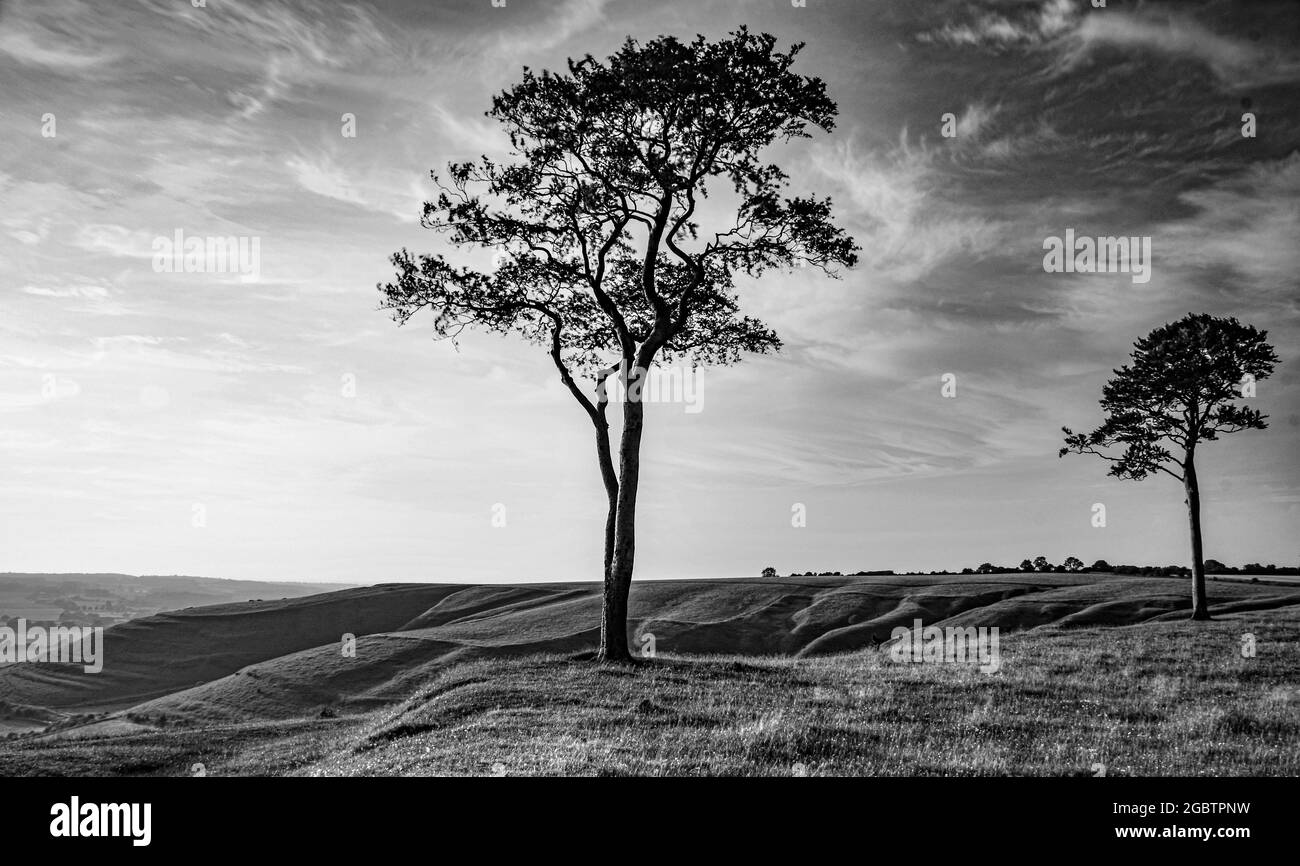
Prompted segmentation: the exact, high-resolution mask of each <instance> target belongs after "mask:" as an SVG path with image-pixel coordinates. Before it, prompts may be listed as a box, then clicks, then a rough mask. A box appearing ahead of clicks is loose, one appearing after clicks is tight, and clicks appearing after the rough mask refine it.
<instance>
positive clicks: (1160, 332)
mask: <svg viewBox="0 0 1300 866" xmlns="http://www.w3.org/2000/svg"><path fill="white" fill-rule="evenodd" d="M1267 336H1268V332H1267V331H1258V330H1256V329H1255V328H1253V327H1251V326H1250V325H1243V324H1241V323H1240V322H1238V321H1237V320H1236V319H1234V318H1226V319H1224V318H1217V317H1215V316H1211V315H1207V314H1205V313H1197V314H1192V313H1189V314H1188V315H1186V316H1184V317H1183V318H1181V319H1179V320H1178V321H1177V322H1174V323H1172V324H1168V325H1165V326H1163V327H1160V328H1156V329H1155V330H1154V331H1152V332H1151V333H1150V334H1148V335H1147V336H1145V337H1143V338H1142V339H1140V340H1138V341H1137V342H1136V343H1135V344H1134V347H1133V352H1132V354H1131V358H1132V363H1131V364H1126V365H1124V366H1123V367H1121V368H1120V369H1118V370H1115V371H1113V372H1114V377H1113V378H1112V379H1111V380H1110V381H1109V382H1107V383H1106V385H1105V387H1104V388H1103V389H1102V398H1101V408H1102V411H1103V412H1104V413H1105V419H1104V420H1103V422H1102V424H1101V426H1100V427H1098V428H1097V429H1096V430H1093V431H1092V432H1091V433H1075V432H1073V431H1071V430H1070V428H1068V427H1063V428H1061V429H1062V430H1063V431H1064V433H1065V447H1064V448H1062V449H1061V453H1060V456H1062V457H1064V456H1065V455H1066V454H1069V453H1071V452H1074V453H1077V454H1094V455H1096V456H1098V457H1101V458H1103V459H1105V460H1107V461H1109V462H1110V464H1111V467H1110V474H1111V475H1114V476H1115V477H1117V478H1129V479H1133V480H1135V481H1140V480H1141V479H1143V478H1145V477H1147V476H1148V475H1153V474H1155V473H1156V472H1163V473H1165V474H1166V475H1168V476H1170V477H1172V478H1176V479H1178V480H1179V481H1180V482H1182V484H1183V489H1184V490H1185V491H1186V494H1187V514H1188V522H1189V524H1190V528H1191V537H1192V619H1195V620H1206V619H1209V618H1210V608H1209V603H1208V601H1207V600H1206V597H1205V563H1204V554H1203V551H1202V544H1201V491H1200V485H1199V483H1198V481H1197V478H1196V448H1197V446H1198V445H1199V444H1200V443H1201V442H1213V441H1214V440H1216V439H1218V438H1219V435H1220V434H1223V433H1237V432H1240V431H1242V430H1263V429H1264V428H1265V427H1267V426H1268V425H1267V424H1266V423H1265V419H1266V418H1267V417H1268V416H1266V415H1262V414H1260V412H1259V410H1257V409H1251V408H1249V407H1246V406H1243V405H1241V404H1239V403H1237V402H1236V401H1237V400H1239V399H1242V398H1243V396H1244V395H1246V394H1250V393H1253V388H1254V383H1255V382H1258V381H1259V380H1261V379H1264V378H1266V377H1268V376H1269V375H1270V374H1272V372H1273V367H1274V365H1275V364H1276V363H1277V354H1276V353H1275V352H1274V351H1273V347H1272V346H1270V345H1269V344H1268V343H1267V342H1266V341H1265V338H1266V337H1267ZM1112 447H1114V448H1118V449H1122V450H1120V451H1119V453H1115V452H1114V451H1108V450H1107V449H1109V448H1112ZM1171 449H1172V450H1171Z"/></svg>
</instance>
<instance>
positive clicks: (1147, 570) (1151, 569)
mask: <svg viewBox="0 0 1300 866" xmlns="http://www.w3.org/2000/svg"><path fill="white" fill-rule="evenodd" d="M1026 572H1042V573H1053V574H1079V573H1087V572H1105V573H1107V574H1136V575H1141V576H1143V577H1191V576H1192V570H1191V569H1190V568H1188V567H1187V566H1185V565H1111V564H1110V563H1109V562H1107V561H1106V560H1104V559H1099V560H1097V561H1096V562H1094V563H1093V564H1092V565H1084V564H1083V562H1082V561H1081V560H1079V559H1078V558H1076V557H1073V556H1067V557H1066V558H1065V562H1062V563H1060V564H1059V565H1054V564H1053V563H1051V562H1048V561H1047V558H1046V557H1043V556H1039V557H1036V558H1035V559H1034V560H1033V561H1030V560H1028V559H1026V560H1022V561H1021V563H1020V565H1017V566H1010V565H994V564H993V563H991V562H984V563H980V565H978V566H976V567H975V568H963V569H962V570H961V573H962V574H1020V573H1026ZM954 573H955V572H950V571H893V570H892V569H884V570H880V571H854V572H849V573H847V576H848V577H865V576H868V575H888V574H899V575H907V574H911V575H918V574H954ZM1205 573H1206V574H1209V575H1214V574H1265V575H1267V574H1276V575H1300V568H1297V567H1295V566H1291V565H1261V564H1260V563H1258V562H1248V563H1246V564H1245V565H1243V566H1242V567H1241V568H1236V567H1235V566H1230V565H1224V564H1223V563H1222V562H1219V561H1218V560H1217V559H1207V560H1205ZM763 576H764V577H775V576H776V569H775V568H772V567H770V566H769V567H768V568H765V569H763ZM790 576H791V577H844V576H846V575H845V574H842V573H841V572H838V571H805V572H803V573H802V574H800V573H799V572H797V571H794V572H791V573H790Z"/></svg>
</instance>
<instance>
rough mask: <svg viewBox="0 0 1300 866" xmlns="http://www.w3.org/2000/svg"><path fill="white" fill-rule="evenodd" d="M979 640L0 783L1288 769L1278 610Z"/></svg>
mask: <svg viewBox="0 0 1300 866" xmlns="http://www.w3.org/2000/svg"><path fill="white" fill-rule="evenodd" d="M1247 632H1250V633H1252V634H1254V635H1255V656H1254V657H1253V658H1247V657H1243V656H1242V653H1241V648H1242V645H1243V644H1242V635H1243V634H1245V633H1247ZM1001 643H1002V646H1001V649H1002V669H1001V670H1000V671H999V672H998V673H995V674H984V673H981V672H979V671H978V670H977V669H976V668H975V667H973V666H965V665H955V664H933V663H932V664H899V663H895V662H893V661H891V660H890V659H889V658H888V656H887V655H883V654H881V653H879V652H871V651H867V652H858V653H852V654H845V655H838V656H828V657H818V658H803V659H795V658H785V657H753V656H747V657H741V656H679V657H673V656H667V657H665V656H661V657H659V658H656V659H653V660H647V661H643V662H642V663H640V664H638V665H637V666H635V667H631V668H627V667H620V666H610V665H597V664H594V663H592V662H590V661H585V660H579V659H575V658H573V657H567V656H559V655H541V656H530V657H526V658H515V659H490V660H482V661H475V662H468V663H464V664H460V665H456V666H453V667H450V668H448V669H447V670H445V671H443V672H441V673H439V674H436V675H434V676H432V677H431V678H430V679H429V680H428V681H427V682H425V683H424V684H423V685H422V686H420V687H419V688H417V689H416V691H415V692H414V694H413V695H412V697H410V698H408V699H407V700H406V701H404V702H402V703H401V704H398V705H396V706H393V707H390V708H388V709H383V710H377V711H372V712H370V713H366V714H362V715H351V716H349V715H341V716H340V717H338V718H332V719H331V718H328V717H327V718H319V717H317V718H311V719H302V720H296V721H290V722H278V723H258V724H243V725H229V726H219V727H205V728H198V727H194V728H188V727H177V726H176V725H175V724H172V725H169V726H168V727H166V728H162V729H159V730H150V731H147V732H145V733H138V734H129V735H123V736H116V737H107V738H99V739H81V740H78V739H49V738H46V739H39V738H32V737H26V738H15V739H11V740H8V741H6V742H5V743H3V744H0V774H2V775H23V774H24V773H38V774H42V775H101V774H107V775H120V774H126V775H131V774H139V775H168V774H177V775H179V774H188V773H190V772H191V767H192V766H193V764H196V763H202V764H203V765H204V768H205V771H206V772H207V774H208V775H248V774H252V775H285V774H305V775H352V774H365V775H390V774H395V775H462V774H465V775H493V774H496V775H502V774H505V775H741V776H789V775H810V776H814V775H1094V774H1098V773H1101V772H1104V773H1105V774H1106V775H1109V776H1126V775H1135V776H1157V775H1287V776H1294V775H1300V748H1297V743H1300V689H1298V688H1297V682H1296V672H1297V671H1300V618H1298V617H1297V616H1296V615H1295V614H1293V613H1287V612H1280V611H1275V612H1269V613H1268V614H1266V615H1264V614H1246V615H1241V616H1240V617H1239V618H1230V619H1222V620H1218V621H1215V622H1212V623H1208V624H1193V623H1190V622H1173V623H1156V624H1147V625H1142V626H1130V627H1104V628H1089V629H1057V628H1043V629H1037V630H1033V631H1029V632H1022V633H1016V634H1011V635H1003V638H1002V642H1001ZM326 715H327V716H328V713H327V714H326Z"/></svg>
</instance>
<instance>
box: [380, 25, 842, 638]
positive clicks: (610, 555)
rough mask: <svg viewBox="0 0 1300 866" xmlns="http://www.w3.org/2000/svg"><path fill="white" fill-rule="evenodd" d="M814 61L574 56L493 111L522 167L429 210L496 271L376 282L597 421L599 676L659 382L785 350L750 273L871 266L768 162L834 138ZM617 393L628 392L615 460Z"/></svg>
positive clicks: (816, 201) (702, 43) (431, 264)
mask: <svg viewBox="0 0 1300 866" xmlns="http://www.w3.org/2000/svg"><path fill="white" fill-rule="evenodd" d="M802 47H803V46H802V45H801V44H796V45H794V46H792V47H791V48H790V50H789V51H787V52H784V53H783V52H780V51H778V50H777V48H776V40H775V39H774V38H773V37H772V36H769V35H767V34H762V35H754V34H751V33H749V32H748V30H746V29H745V28H741V29H740V30H737V31H735V32H734V33H731V34H729V36H728V37H726V38H724V39H721V40H718V41H708V40H706V39H705V38H704V37H702V36H701V37H697V38H696V39H695V40H694V41H692V42H689V43H684V42H681V41H679V40H678V39H676V38H674V37H671V36H665V37H660V38H658V39H655V40H653V41H651V42H648V43H645V44H641V43H638V42H636V41H635V40H632V39H628V40H627V41H626V42H625V43H624V44H623V46H622V48H621V49H620V50H619V51H618V52H617V53H616V54H614V55H613V56H612V57H610V58H608V59H607V60H605V61H603V62H602V61H598V60H596V59H595V58H593V57H591V56H590V55H588V56H586V57H583V58H582V59H580V60H570V61H568V63H567V71H565V72H563V73H553V72H550V71H546V70H543V71H542V72H541V73H540V74H537V73H534V72H533V71H531V70H529V69H527V68H525V69H524V73H523V78H522V80H521V81H520V82H519V83H517V84H515V85H514V86H513V87H511V88H509V89H507V90H506V91H504V92H502V93H501V94H500V95H498V96H496V97H495V98H494V99H493V101H492V108H491V110H490V111H488V112H487V115H488V116H489V117H491V118H493V119H495V120H497V121H498V122H500V123H501V124H502V125H503V127H504V129H505V131H506V132H507V133H508V134H509V139H510V143H511V146H512V159H511V161H510V162H509V163H508V164H498V163H496V162H494V161H492V160H490V159H489V158H488V157H486V156H484V157H481V158H480V159H479V160H478V161H476V162H467V163H453V164H451V165H450V166H448V172H447V174H448V182H447V183H446V184H444V183H442V182H441V181H440V182H439V185H440V188H441V190H442V191H441V193H440V195H439V196H438V200H437V201H436V202H430V203H427V204H426V205H425V209H424V224H425V225H426V226H428V227H430V228H433V229H436V230H438V231H441V232H445V233H447V235H448V236H449V240H450V241H451V243H452V244H453V245H455V246H457V247H461V248H486V249H496V250H505V251H507V252H508V253H509V256H498V257H497V258H498V259H503V261H501V263H500V266H499V267H496V268H495V269H493V270H489V271H483V270H477V269H475V268H473V267H471V266H467V265H463V264H456V263H453V262H450V261H448V260H447V259H446V258H444V257H443V256H442V255H434V256H429V255H422V256H419V257H418V258H417V257H415V256H413V255H412V254H410V253H409V252H407V251H406V250H402V251H401V252H400V253H397V254H395V255H394V256H393V257H392V262H393V264H394V266H395V267H396V268H397V277H396V279H395V281H393V282H390V283H387V284H384V285H381V286H380V290H381V292H382V293H383V296H384V306H385V307H386V308H388V309H390V310H391V311H392V312H393V316H394V318H395V319H396V320H397V321H398V322H399V324H401V323H405V322H406V321H408V320H409V319H410V318H411V317H412V316H414V315H415V314H416V313H417V312H419V311H420V310H422V309H425V308H428V309H430V310H432V311H433V313H434V329H435V332H436V333H437V335H438V336H440V337H448V338H452V339H454V338H455V337H456V336H457V335H458V334H460V333H461V332H462V331H463V330H464V329H466V328H469V327H480V328H484V329H486V330H489V331H495V332H499V333H506V332H514V333H517V334H519V335H521V336H522V337H523V338H524V339H526V340H528V341H530V342H533V343H536V344H540V345H543V346H545V347H547V349H548V350H549V352H550V356H551V359H552V361H553V363H554V365H555V367H556V368H557V370H558V372H559V376H560V380H561V381H562V382H563V383H564V385H565V387H566V388H567V389H568V390H569V392H570V393H571V394H572V395H573V397H574V399H575V400H576V401H577V402H578V404H579V405H580V406H581V408H582V410H583V411H584V412H585V413H586V415H587V417H589V418H590V420H591V423H592V425H593V428H594V431H595V440H596V455H597V462H598V464H599V467H600V473H601V478H602V480H603V483H604V487H605V494H606V499H607V506H608V508H607V516H606V521H605V556H604V602H603V606H602V614H601V638H600V650H599V658H601V659H603V660H610V661H626V660H630V658H631V656H630V654H629V652H628V645H627V600H628V593H629V590H630V586H631V580H632V571H633V563H634V557H635V550H636V534H635V533H636V503H637V491H638V486H639V483H640V449H641V437H642V432H643V428H644V409H643V405H642V400H641V397H642V390H643V386H644V385H645V382H646V379H647V377H648V375H649V371H650V370H651V368H652V367H653V366H654V365H655V364H657V363H664V362H676V363H690V364H692V365H696V364H731V363H735V362H736V361H738V360H739V359H740V357H741V354H742V353H744V352H760V353H761V352H767V351H769V350H775V349H778V348H779V347H780V341H779V339H778V338H777V337H776V335H775V334H774V333H773V332H772V331H771V330H770V329H769V328H768V327H767V326H766V325H764V324H763V323H762V322H760V321H758V320H755V319H753V318H750V317H748V316H743V315H741V314H740V312H739V304H738V299H737V293H736V285H735V282H734V279H733V278H734V276H735V275H736V274H738V273H744V274H745V275H747V276H750V277H757V276H760V275H761V274H763V273H764V272H765V271H768V270H771V269H774V268H775V269H785V268H790V267H793V266H799V265H811V266H813V267H815V268H818V269H820V270H822V271H824V272H825V273H827V274H830V275H832V276H834V275H836V272H837V270H838V268H840V267H851V266H852V265H853V264H854V263H855V262H856V260H857V251H858V247H857V245H856V244H855V243H854V241H853V240H852V238H850V237H848V236H847V235H846V234H845V233H844V232H843V230H842V229H840V228H838V227H837V226H836V225H835V224H834V221H833V219H832V217H831V202H830V200H829V199H825V198H816V197H800V196H794V197H787V196H786V195H785V194H784V190H785V188H786V187H787V186H788V176H787V175H786V173H785V172H784V171H782V169H781V168H780V167H778V166H777V165H775V164H772V163H770V162H767V161H765V159H764V158H763V155H764V152H765V151H766V150H767V149H768V147H769V145H772V144H774V143H777V142H792V141H794V140H796V139H803V138H808V137H810V132H809V130H810V129H813V128H817V129H821V130H823V131H830V130H831V129H833V127H834V118H835V116H836V106H835V103H834V102H833V101H831V99H830V98H829V97H828V96H827V95H826V89H825V85H824V83H823V82H822V81H821V80H820V79H817V78H812V77H807V76H803V75H799V74H797V73H794V72H792V71H791V66H792V64H793V63H794V61H795V57H796V55H797V54H798V53H799V51H800V49H801V48H802ZM434 179H435V180H438V178H437V176H436V175H435V176H434ZM711 191H712V192H719V191H720V193H721V194H720V195H717V196H715V197H714V198H713V199H709V194H710V192H711ZM706 200H707V202H706ZM706 212H707V216H708V219H707V220H706V218H705V217H706ZM705 223H707V225H705ZM610 377H617V379H618V380H619V381H620V382H621V383H622V386H623V387H622V388H621V389H620V390H621V394H622V397H621V404H622V405H621V409H622V430H621V434H620V438H619V443H618V451H617V464H616V463H615V457H614V452H613V449H612V448H611V445H610V433H609V430H610V427H609V421H608V418H607V409H608V404H609V400H608V397H607V391H606V387H605V385H606V383H607V380H609V379H610ZM584 378H589V379H590V381H591V382H592V383H593V384H594V393H593V395H592V396H588V394H587V392H586V391H584V389H583V388H582V387H581V386H580V385H579V384H578V381H579V380H580V379H584Z"/></svg>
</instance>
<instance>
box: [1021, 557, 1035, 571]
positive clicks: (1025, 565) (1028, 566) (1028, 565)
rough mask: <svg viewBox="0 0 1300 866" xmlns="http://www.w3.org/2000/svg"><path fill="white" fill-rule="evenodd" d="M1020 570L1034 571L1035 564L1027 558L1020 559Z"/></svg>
mask: <svg viewBox="0 0 1300 866" xmlns="http://www.w3.org/2000/svg"><path fill="white" fill-rule="evenodd" d="M1020 570H1021V571H1033V570H1034V564H1033V563H1032V562H1030V561H1029V560H1027V559H1022V560H1020Z"/></svg>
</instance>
